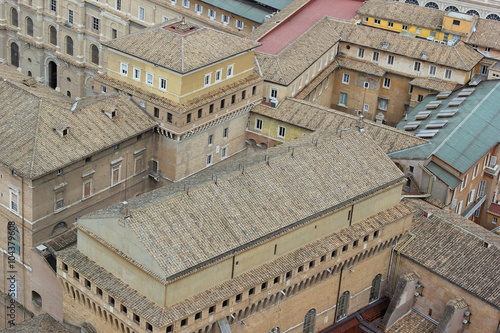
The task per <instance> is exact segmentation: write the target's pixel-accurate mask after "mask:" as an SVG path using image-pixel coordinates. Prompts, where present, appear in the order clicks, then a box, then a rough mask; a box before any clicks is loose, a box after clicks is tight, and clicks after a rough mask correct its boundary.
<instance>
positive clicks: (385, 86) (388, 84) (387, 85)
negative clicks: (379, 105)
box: [382, 77, 391, 88]
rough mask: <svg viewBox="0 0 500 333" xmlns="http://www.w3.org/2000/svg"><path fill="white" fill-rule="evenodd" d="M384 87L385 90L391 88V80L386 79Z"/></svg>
mask: <svg viewBox="0 0 500 333" xmlns="http://www.w3.org/2000/svg"><path fill="white" fill-rule="evenodd" d="M382 87H384V88H390V87H391V79H389V78H388V77H385V78H384V83H383V84H382Z"/></svg>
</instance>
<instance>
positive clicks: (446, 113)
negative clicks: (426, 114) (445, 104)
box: [437, 109, 458, 118]
mask: <svg viewBox="0 0 500 333" xmlns="http://www.w3.org/2000/svg"><path fill="white" fill-rule="evenodd" d="M457 112H458V109H446V110H443V111H440V112H439V113H438V114H437V117H438V118H449V117H453V116H454V115H455V114H456V113H457Z"/></svg>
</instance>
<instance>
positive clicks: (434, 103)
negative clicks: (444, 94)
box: [425, 101, 442, 110]
mask: <svg viewBox="0 0 500 333" xmlns="http://www.w3.org/2000/svg"><path fill="white" fill-rule="evenodd" d="M441 103H442V101H432V102H429V103H427V105H426V107H425V108H426V109H427V110H429V109H436V108H437V107H438V106H440V105H441Z"/></svg>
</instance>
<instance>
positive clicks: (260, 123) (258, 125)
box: [255, 118, 264, 131]
mask: <svg viewBox="0 0 500 333" xmlns="http://www.w3.org/2000/svg"><path fill="white" fill-rule="evenodd" d="M263 125H264V121H263V120H262V119H260V118H256V119H255V129H256V130H257V131H262V127H263Z"/></svg>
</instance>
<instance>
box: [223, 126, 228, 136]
mask: <svg viewBox="0 0 500 333" xmlns="http://www.w3.org/2000/svg"><path fill="white" fill-rule="evenodd" d="M228 135H229V128H228V127H226V128H224V130H223V131H222V138H223V139H227V136H228Z"/></svg>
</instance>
